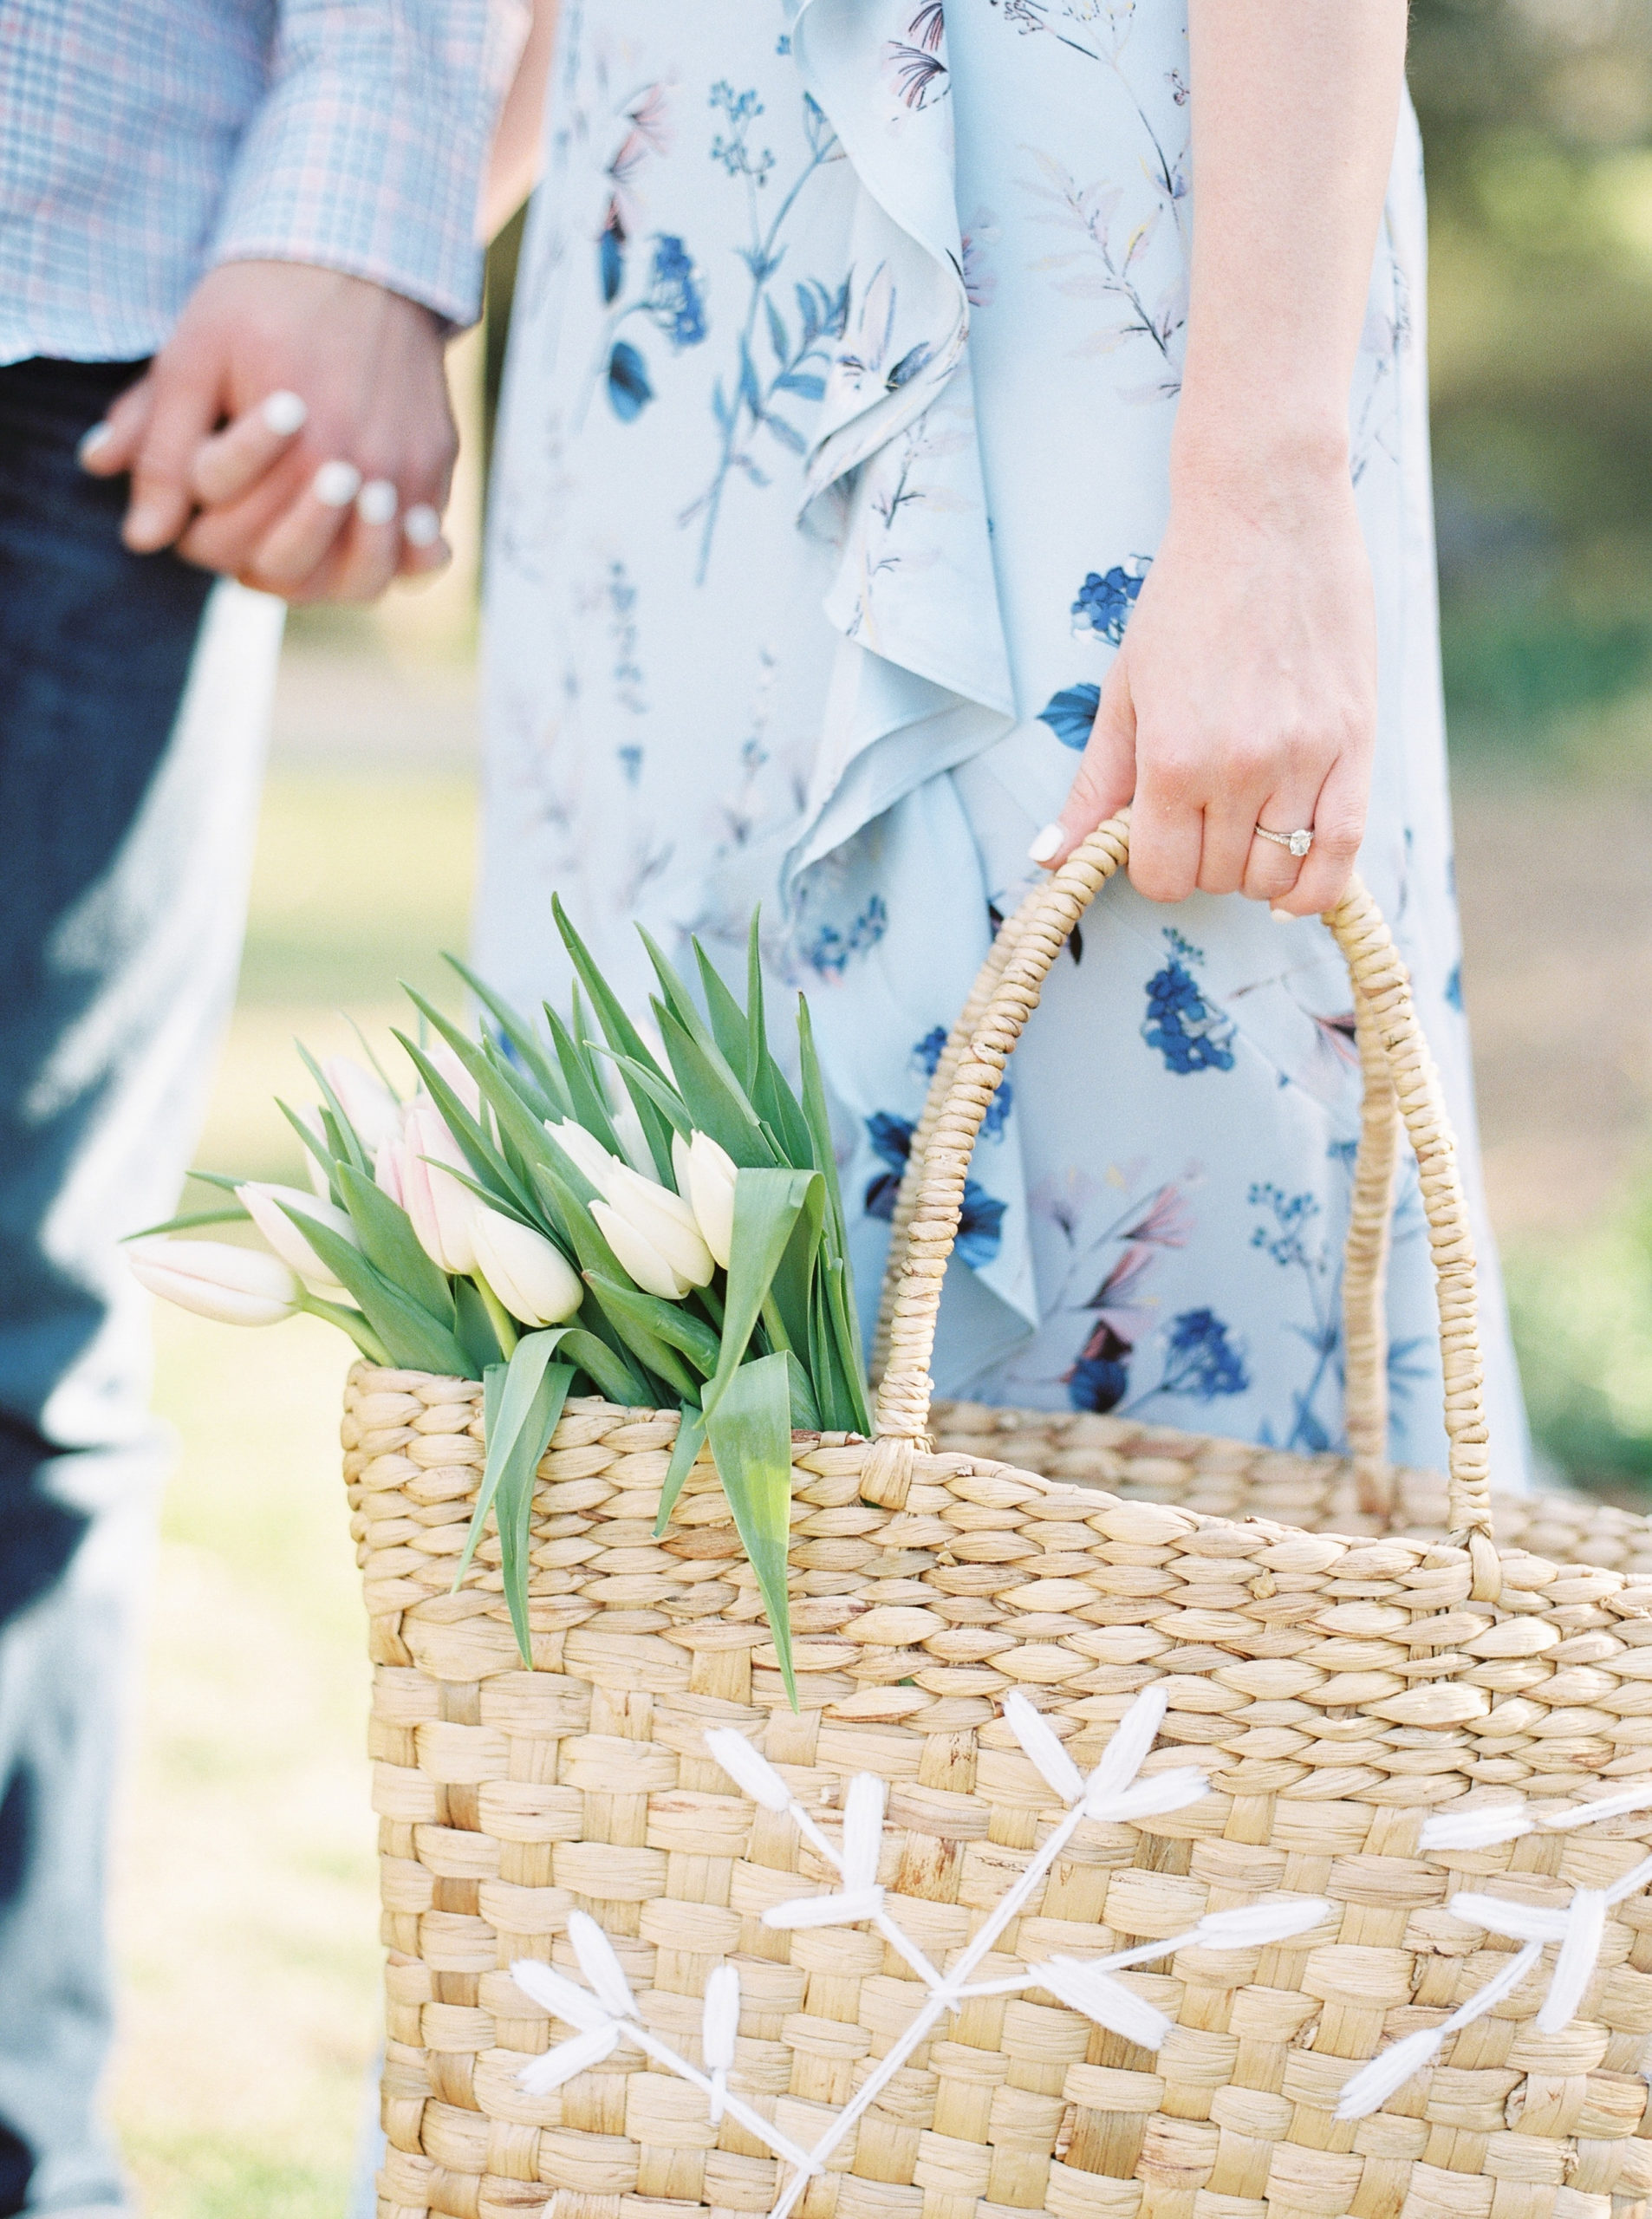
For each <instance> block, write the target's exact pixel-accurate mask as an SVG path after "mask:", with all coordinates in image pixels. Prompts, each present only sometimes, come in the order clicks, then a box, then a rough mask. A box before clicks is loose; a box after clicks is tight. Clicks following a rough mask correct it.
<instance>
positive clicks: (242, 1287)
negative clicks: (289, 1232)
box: [127, 1233, 300, 1325]
mask: <svg viewBox="0 0 1652 2219" xmlns="http://www.w3.org/2000/svg"><path fill="white" fill-rule="evenodd" d="M127 1261H128V1262H129V1263H130V1264H131V1266H132V1270H133V1277H134V1278H136V1279H139V1280H140V1281H141V1283H142V1284H143V1285H145V1286H146V1287H147V1288H148V1289H149V1292H151V1293H152V1294H159V1295H164V1296H165V1297H166V1300H167V1301H168V1302H175V1303H176V1304H177V1305H178V1306H179V1309H180V1310H192V1311H195V1313H196V1314H197V1316H198V1317H201V1318H217V1319H218V1322H219V1324H224V1325H278V1324H280V1323H281V1321H282V1319H283V1318H290V1317H291V1316H292V1314H293V1312H294V1311H296V1309H297V1308H298V1307H299V1304H300V1294H299V1285H298V1281H297V1280H296V1279H295V1278H294V1276H293V1274H292V1273H291V1272H289V1270H288V1268H287V1266H285V1264H283V1262H282V1260H281V1259H280V1257H279V1256H271V1255H270V1253H268V1252H267V1251H266V1250H264V1249H263V1248H232V1247H231V1246H230V1245H229V1243H228V1242H227V1241H224V1240H168V1239H167V1238H166V1236H165V1235H164V1234H161V1233H147V1234H146V1235H145V1237H144V1238H143V1239H142V1240H129V1241H128V1242H127Z"/></svg>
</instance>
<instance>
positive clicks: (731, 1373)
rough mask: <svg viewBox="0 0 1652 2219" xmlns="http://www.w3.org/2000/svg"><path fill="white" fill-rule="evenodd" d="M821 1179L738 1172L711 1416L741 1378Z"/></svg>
mask: <svg viewBox="0 0 1652 2219" xmlns="http://www.w3.org/2000/svg"><path fill="white" fill-rule="evenodd" d="M815 1180H816V1174H815V1173H814V1172H812V1171H772V1170H771V1171H759V1170H748V1169H742V1170H739V1171H737V1172H736V1174H735V1176H734V1238H733V1245H732V1247H731V1249H730V1252H729V1254H730V1261H729V1274H728V1291H727V1293H726V1296H725V1310H724V1313H723V1340H722V1351H721V1354H720V1357H719V1361H718V1367H717V1374H716V1376H715V1377H714V1378H713V1380H712V1383H711V1385H710V1386H709V1387H708V1388H707V1389H706V1411H707V1413H708V1415H709V1413H710V1412H711V1411H712V1409H715V1408H716V1407H717V1404H718V1403H719V1401H720V1400H721V1398H722V1396H723V1395H724V1394H725V1392H726V1391H727V1389H728V1388H729V1386H730V1385H731V1383H732V1381H733V1380H734V1379H735V1378H736V1377H738V1370H739V1367H740V1363H741V1360H742V1358H743V1357H745V1352H746V1350H747V1348H748V1347H749V1345H750V1344H751V1335H752V1333H753V1331H755V1330H756V1327H757V1323H758V1318H760V1317H761V1316H762V1314H763V1305H764V1303H765V1302H766V1301H767V1300H768V1298H769V1292H770V1289H771V1286H772V1285H773V1283H774V1275H775V1272H776V1271H777V1269H778V1268H779V1264H780V1259H781V1258H782V1256H784V1253H785V1251H786V1244H787V1242H788V1241H789V1240H790V1238H791V1232H792V1227H794V1226H795V1225H796V1224H797V1219H798V1216H799V1214H800V1213H801V1212H802V1211H803V1207H804V1205H805V1203H806V1202H807V1200H808V1196H809V1190H810V1187H811V1186H812V1185H813V1184H814V1182H815Z"/></svg>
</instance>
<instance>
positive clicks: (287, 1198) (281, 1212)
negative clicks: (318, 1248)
mask: <svg viewBox="0 0 1652 2219" xmlns="http://www.w3.org/2000/svg"><path fill="white" fill-rule="evenodd" d="M235 1198H236V1200H237V1201H238V1202H239V1203H240V1205H241V1207H243V1209H244V1210H245V1212H246V1214H247V1215H248V1216H249V1217H250V1219H251V1220H252V1222H253V1223H254V1225H256V1226H257V1228H258V1230H259V1232H260V1233H263V1237H264V1239H265V1240H267V1241H268V1242H269V1243H270V1246H271V1247H272V1248H273V1249H274V1250H275V1252H276V1255H277V1256H279V1257H280V1259H281V1260H282V1262H283V1264H285V1265H286V1266H288V1268H289V1270H291V1271H295V1272H297V1274H298V1276H299V1278H300V1279H302V1280H303V1282H304V1284H305V1285H306V1286H308V1287H312V1288H314V1289H315V1292H316V1293H318V1294H344V1293H345V1292H346V1289H345V1288H344V1287H342V1286H341V1285H340V1284H339V1282H338V1280H337V1279H335V1278H334V1276H333V1274H332V1272H330V1271H329V1270H328V1267H327V1266H326V1265H325V1264H324V1263H322V1259H321V1258H320V1257H319V1256H318V1255H317V1254H316V1253H315V1250H314V1249H313V1248H312V1247H311V1246H310V1245H309V1241H308V1240H305V1238H304V1236H303V1234H302V1232H300V1230H299V1228H298V1227H297V1226H296V1225H295V1224H294V1223H293V1221H292V1220H291V1218H289V1216H288V1214H287V1209H292V1210H296V1211H297V1212H298V1213H299V1214H300V1215H301V1216H303V1217H307V1218H311V1219H313V1220H315V1223H316V1224H318V1225H324V1226H325V1227H327V1229H328V1232H329V1233H337V1234H338V1236H339V1238H340V1240H348V1242H349V1244H350V1246H351V1247H352V1248H359V1247H360V1246H361V1242H360V1241H359V1240H357V1238H356V1233H355V1227H354V1225H352V1224H351V1222H350V1220H349V1219H348V1216H347V1215H346V1214H345V1213H344V1212H343V1211H342V1210H341V1209H340V1208H339V1207H337V1205H336V1204H335V1203H333V1202H324V1201H320V1200H319V1199H318V1198H317V1197H316V1196H315V1195H314V1194H306V1193H305V1192H304V1190H303V1188H302V1187H272V1186H269V1185H266V1184H265V1183H264V1182H263V1181H260V1180H256V1179H249V1180H248V1181H246V1183H245V1184H244V1186H240V1187H237V1188H236V1190H235ZM283 1202H284V1203H285V1204H286V1205H287V1209H283V1207H282V1205H283Z"/></svg>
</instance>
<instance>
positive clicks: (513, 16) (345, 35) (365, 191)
mask: <svg viewBox="0 0 1652 2219" xmlns="http://www.w3.org/2000/svg"><path fill="white" fill-rule="evenodd" d="M527 16H528V9H527V6H526V3H525V0H282V5H281V9H280V17H279V25H278V29H277V32H276V43H275V49H274V53H273V56H272V68H271V81H270V91H269V94H268V96H267V98H266V99H265V100H264V101H263V105H262V106H261V107H260V108H259V109H258V111H257V114H256V115H255V116H254V118H253V120H252V121H251V123H250V126H249V127H248V129H247V132H246V134H245V137H244V140H242V143H241V146H240V148H239V150H238V152H237V158H236V162H235V166H234V168H233V170H232V172H231V176H230V179H229V183H228V186H227V189H226V192H225V195H224V205H223V208H222V211H221V214H220V217H219V219H218V227H217V231H216V233H215V236H214V238H213V239H212V242H211V247H210V250H209V252H208V257H207V259H208V262H209V264H218V263H223V262H248V261H255V260H263V259H269V260H271V261H277V262H310V263H315V264H320V265H321V266H322V268H324V269H328V270H344V271H346V272H348V274H349V275H350V276H352V277H367V278H370V279H371V280H372V281H373V282H374V283H375V284H379V285H383V286H385V287H387V289H388V290H390V291H392V292H396V293H401V294H405V295H406V297H407V298H408V299H410V300H414V301H419V302H421V303H423V304H424V306H425V307H426V308H428V309H433V310H434V311H435V313H436V314H437V315H438V316H444V317H446V318H447V319H448V320H449V321H451V322H453V323H454V324H457V325H464V324H467V323H470V322H472V321H473V320H474V319H475V316H476V314H477V310H478V303H479V302H480V298H481V289H482V255H481V249H480V246H479V244H478V238H477V211H478V202H479V196H480V191H481V181H482V172H483V166H484V164H485V161H486V159H487V153H488V146H489V142H490V140H491V135H492V130H493V125H494V120H495V118H496V115H497V114H498V105H499V102H500V101H501V100H502V98H503V97H504V91H505V88H506V86H507V85H508V84H509V82H510V77H511V70H512V68H514V66H515V62H516V58H517V53H518V51H519V49H520V47H521V42H522V38H523V36H524V32H525V29H526V26H527Z"/></svg>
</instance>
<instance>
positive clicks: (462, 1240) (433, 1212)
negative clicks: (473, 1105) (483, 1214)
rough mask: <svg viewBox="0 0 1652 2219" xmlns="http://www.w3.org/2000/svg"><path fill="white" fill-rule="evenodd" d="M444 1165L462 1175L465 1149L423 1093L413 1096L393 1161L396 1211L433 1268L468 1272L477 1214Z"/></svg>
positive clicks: (472, 1198) (473, 1264)
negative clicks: (410, 1224) (397, 1187)
mask: <svg viewBox="0 0 1652 2219" xmlns="http://www.w3.org/2000/svg"><path fill="white" fill-rule="evenodd" d="M427 1158H428V1159H430V1160H429V1161H426V1159H427ZM448 1166H451V1167H452V1170H453V1171H462V1172H465V1173H466V1174H467V1175H468V1173H469V1170H470V1166H469V1164H468V1163H467V1162H466V1161H465V1152H464V1150H463V1149H461V1148H460V1147H459V1142H457V1141H456V1140H455V1139H454V1138H453V1136H452V1133H450V1132H449V1131H448V1129H447V1128H446V1125H445V1124H444V1123H442V1120H441V1116H440V1115H439V1112H438V1110H437V1108H436V1104H435V1103H433V1101H432V1100H431V1098H430V1096H428V1095H426V1094H420V1095H415V1096H414V1097H413V1101H412V1102H411V1103H409V1104H408V1105H407V1123H406V1129H405V1130H404V1132H403V1136H402V1140H401V1146H400V1155H399V1158H398V1169H399V1170H400V1175H401V1207H403V1209H405V1210H406V1213H407V1215H408V1216H409V1217H410V1218H411V1219H412V1220H413V1231H414V1233H416V1234H417V1235H418V1237H419V1245H420V1247H421V1248H422V1249H423V1250H424V1252H425V1253H426V1255H427V1256H428V1257H429V1258H430V1259H431V1261H432V1263H433V1264H436V1265H438V1266H439V1267H440V1268H441V1269H442V1270H443V1271H445V1272H473V1271H474V1270H475V1269H476V1248H475V1245H474V1243H473V1241H472V1238H471V1220H472V1218H473V1217H474V1215H475V1214H476V1196H475V1195H474V1194H472V1192H471V1189H470V1188H468V1187H466V1186H465V1185H464V1184H463V1183H462V1182H461V1181H459V1180H458V1179H455V1178H453V1177H452V1175H451V1173H450V1171H449V1169H448V1168H446V1167H448Z"/></svg>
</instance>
